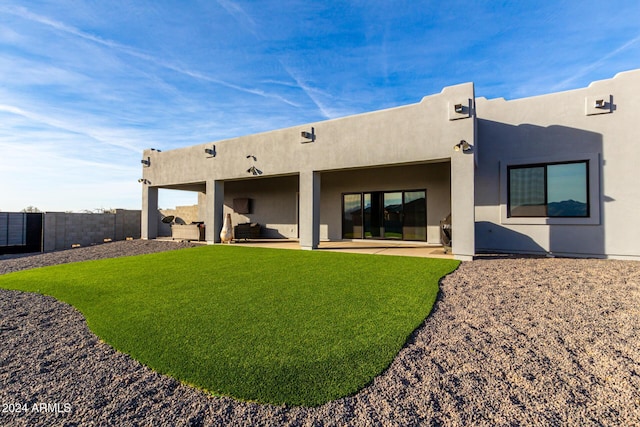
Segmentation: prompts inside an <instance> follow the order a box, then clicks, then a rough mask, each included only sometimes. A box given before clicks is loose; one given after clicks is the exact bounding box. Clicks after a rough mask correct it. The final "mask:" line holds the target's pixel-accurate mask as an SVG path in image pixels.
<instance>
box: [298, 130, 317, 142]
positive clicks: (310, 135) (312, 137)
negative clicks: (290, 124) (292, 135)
mask: <svg viewBox="0 0 640 427" xmlns="http://www.w3.org/2000/svg"><path fill="white" fill-rule="evenodd" d="M300 136H302V137H303V138H305V139H308V140H309V141H301V144H308V143H309V142H314V141H315V140H316V130H315V128H311V132H307V131H302V132H300Z"/></svg>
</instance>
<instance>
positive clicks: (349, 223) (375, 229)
mask: <svg viewBox="0 0 640 427" xmlns="http://www.w3.org/2000/svg"><path fill="white" fill-rule="evenodd" d="M342 213H343V217H342V237H343V238H345V239H391V240H421V241H426V240H427V199H426V191H425V190H413V191H372V192H368V193H351V194H343V195H342Z"/></svg>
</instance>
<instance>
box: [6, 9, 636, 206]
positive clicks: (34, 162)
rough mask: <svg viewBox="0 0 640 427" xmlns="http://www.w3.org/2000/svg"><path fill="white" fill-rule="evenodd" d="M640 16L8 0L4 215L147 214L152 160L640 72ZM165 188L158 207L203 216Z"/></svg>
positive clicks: (631, 12) (185, 197)
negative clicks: (457, 96)
mask: <svg viewBox="0 0 640 427" xmlns="http://www.w3.org/2000/svg"><path fill="white" fill-rule="evenodd" d="M639 17H640V1H638V0H630V1H624V0H621V1H616V0H607V1H603V0H599V1H592V0H581V1H562V0H557V1H542V0H538V1H525V0H522V1H497V0H496V1H473V0H467V1H457V0H451V1H446V2H444V1H416V0H413V1H376V0H367V1H322V2H320V1H318V2H316V1H310V0H277V1H271V0H269V1H244V0H243V1H231V0H217V1H214V0H206V1H205V0H202V1H186V0H185V1H132V0H126V1H118V0H110V1H103V2H96V1H80V0H73V1H71V0H56V1H52V2H41V1H29V2H24V1H10V0H0V183H1V184H0V210H2V211H19V210H21V209H23V208H25V207H26V206H36V207H38V208H40V209H42V210H48V211H82V210H85V209H86V210H94V209H100V208H129V209H139V208H140V205H141V189H140V184H138V182H137V179H138V178H140V176H141V164H140V159H141V158H142V150H143V149H145V148H149V147H154V148H158V149H162V150H169V149H172V148H178V147H183V146H188V145H193V144H199V143H205V142H209V141H216V140H220V139H225V138H229V137H235V136H241V135H246V134H250V133H256V132H262V131H268V130H272V129H279V128H283V127H289V126H294V125H298V124H304V123H308V122H314V121H319V120H325V119H331V118H335V117H341V116H345V115H350V114H355V113H362V112H367V111H374V110H379V109H384V108H389V107H395V106H398V105H403V104H409V103H414V102H419V101H420V99H421V98H422V97H423V96H425V95H430V94H434V93H439V92H440V91H441V90H442V88H443V87H445V86H449V85H454V84H458V83H464V82H470V81H472V82H474V83H475V85H476V86H475V88H476V96H484V97H487V98H496V97H504V98H507V99H514V98H522V97H528V96H534V95H539V94H544V93H550V92H556V91H562V90H569V89H574V88H580V87H585V86H587V85H588V84H589V83H590V82H592V81H594V80H601V79H607V78H611V77H613V76H614V75H615V74H616V73H618V72H621V71H627V70H631V69H635V68H640V18H639ZM195 202H196V198H195V195H193V194H191V193H181V192H171V191H161V194H160V202H159V204H160V206H161V207H164V208H167V207H173V206H175V205H176V204H177V205H181V204H194V203H195Z"/></svg>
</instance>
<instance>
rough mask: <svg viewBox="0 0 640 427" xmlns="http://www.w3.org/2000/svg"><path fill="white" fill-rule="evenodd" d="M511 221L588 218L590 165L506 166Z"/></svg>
mask: <svg viewBox="0 0 640 427" xmlns="http://www.w3.org/2000/svg"><path fill="white" fill-rule="evenodd" d="M507 176H508V183H507V185H508V197H509V198H508V215H509V216H510V217H555V218H558V217H561V218H562V217H565V218H586V217H588V216H589V161H588V160H580V161H574V162H563V163H543V164H535V165H524V166H509V167H508V168H507Z"/></svg>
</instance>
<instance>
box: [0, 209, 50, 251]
mask: <svg viewBox="0 0 640 427" xmlns="http://www.w3.org/2000/svg"><path fill="white" fill-rule="evenodd" d="M40 251H42V214H41V213H22V212H20V213H13V212H0V254H14V253H27V252H40Z"/></svg>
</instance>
